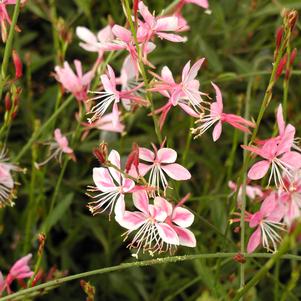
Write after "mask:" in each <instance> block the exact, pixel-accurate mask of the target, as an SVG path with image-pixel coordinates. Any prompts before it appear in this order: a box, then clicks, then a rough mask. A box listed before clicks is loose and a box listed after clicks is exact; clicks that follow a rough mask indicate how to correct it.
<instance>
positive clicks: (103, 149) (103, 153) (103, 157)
mask: <svg viewBox="0 0 301 301" xmlns="http://www.w3.org/2000/svg"><path fill="white" fill-rule="evenodd" d="M93 155H94V156H95V157H96V159H97V160H98V161H99V163H100V164H104V163H105V162H107V157H108V145H107V144H106V143H101V144H100V145H99V146H98V147H97V148H95V149H94V150H93Z"/></svg>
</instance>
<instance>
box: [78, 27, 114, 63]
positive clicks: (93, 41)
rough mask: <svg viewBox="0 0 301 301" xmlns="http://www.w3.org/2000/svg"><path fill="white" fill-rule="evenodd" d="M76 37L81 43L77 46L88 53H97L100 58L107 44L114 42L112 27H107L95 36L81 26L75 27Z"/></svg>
mask: <svg viewBox="0 0 301 301" xmlns="http://www.w3.org/2000/svg"><path fill="white" fill-rule="evenodd" d="M76 35H77V36H78V37H79V38H80V39H81V40H82V41H83V42H81V43H79V46H80V47H82V48H83V49H85V50H87V51H90V52H98V56H99V57H100V58H102V56H103V53H104V51H105V50H106V48H107V45H108V43H110V42H112V41H113V40H114V34H113V32H112V27H111V26H110V25H107V26H106V27H104V28H103V29H102V30H100V31H99V32H98V33H97V34H96V35H95V34H94V33H92V32H91V31H90V30H89V29H88V28H86V27H83V26H78V27H76Z"/></svg>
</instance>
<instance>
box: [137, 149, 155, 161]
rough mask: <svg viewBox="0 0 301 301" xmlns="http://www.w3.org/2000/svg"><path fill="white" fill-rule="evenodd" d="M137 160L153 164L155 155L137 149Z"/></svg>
mask: <svg viewBox="0 0 301 301" xmlns="http://www.w3.org/2000/svg"><path fill="white" fill-rule="evenodd" d="M139 158H140V159H141V160H144V161H147V162H154V160H155V154H154V152H152V151H151V150H149V149H147V148H145V147H139Z"/></svg>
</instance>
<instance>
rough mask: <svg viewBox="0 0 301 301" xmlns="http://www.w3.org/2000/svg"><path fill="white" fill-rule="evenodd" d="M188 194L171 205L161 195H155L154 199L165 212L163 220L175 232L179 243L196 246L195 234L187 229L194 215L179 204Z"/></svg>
mask: <svg viewBox="0 0 301 301" xmlns="http://www.w3.org/2000/svg"><path fill="white" fill-rule="evenodd" d="M188 196H189V195H187V196H186V197H184V198H183V199H182V200H181V201H180V202H179V204H177V205H176V206H173V205H172V204H171V203H170V202H168V201H167V200H166V199H164V198H162V197H156V199H155V200H156V204H157V206H159V207H160V208H162V210H164V211H165V212H167V218H166V219H165V221H164V222H165V223H167V224H168V225H169V226H170V227H171V228H172V229H173V230H174V231H175V232H176V233H177V235H178V238H179V245H182V246H185V247H191V248H194V247H195V246H196V239H195V236H194V234H193V233H192V232H191V231H190V230H188V229H187V228H188V227H190V226H191V225H192V223H193V221H194V215H193V214H192V213H191V212H190V211H189V210H187V209H186V208H183V207H181V205H182V204H183V203H184V202H185V201H186V200H187V198H188Z"/></svg>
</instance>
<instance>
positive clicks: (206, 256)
mask: <svg viewBox="0 0 301 301" xmlns="http://www.w3.org/2000/svg"><path fill="white" fill-rule="evenodd" d="M294 237H295V235H294ZM283 250H284V248H283V247H282V248H281V256H277V259H278V257H279V259H280V257H281V259H294V260H298V261H301V256H297V255H291V254H286V255H284V253H283ZM279 251H280V250H279ZM278 253H279V252H277V253H276V254H274V255H273V254H269V253H253V254H247V253H246V254H243V256H245V257H246V258H271V259H272V258H274V257H275V256H276V255H278ZM236 254H237V253H207V254H196V255H183V256H169V257H164V258H156V259H151V260H143V261H135V262H128V263H122V264H119V265H116V266H111V267H106V268H101V269H97V270H92V271H88V272H84V273H79V274H75V275H70V276H66V277H62V278H59V279H55V280H51V281H48V282H46V283H43V284H40V285H37V286H34V287H31V288H27V289H24V290H20V291H19V292H16V293H14V294H11V295H9V296H6V297H3V298H0V301H6V300H11V301H12V300H16V298H19V297H21V296H26V295H29V294H31V293H34V292H37V291H40V292H41V293H42V292H43V291H44V290H45V289H47V288H55V287H56V286H58V285H60V284H63V283H65V282H69V281H73V280H77V279H81V278H85V277H90V276H94V275H100V274H106V273H111V272H115V271H120V270H125V269H129V268H134V267H145V266H152V265H158V264H165V263H176V262H181V261H189V260H198V259H215V258H230V257H233V256H235V255H236ZM273 260H274V259H273Z"/></svg>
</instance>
